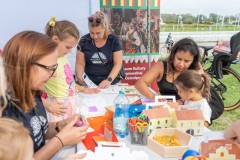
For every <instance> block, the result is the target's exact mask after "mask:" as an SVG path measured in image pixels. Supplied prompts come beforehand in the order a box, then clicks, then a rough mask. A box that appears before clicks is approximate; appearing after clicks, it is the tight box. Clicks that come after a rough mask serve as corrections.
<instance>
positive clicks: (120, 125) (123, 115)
mask: <svg viewBox="0 0 240 160" xmlns="http://www.w3.org/2000/svg"><path fill="white" fill-rule="evenodd" d="M129 104H130V102H129V100H128V98H127V97H126V95H125V92H124V91H123V90H120V91H119V95H118V96H117V97H116V98H115V100H114V106H115V112H114V116H113V130H114V132H115V133H116V134H117V135H118V136H119V137H121V138H124V137H125V136H126V135H127V134H128V131H129V127H128V118H129V116H128V108H129Z"/></svg>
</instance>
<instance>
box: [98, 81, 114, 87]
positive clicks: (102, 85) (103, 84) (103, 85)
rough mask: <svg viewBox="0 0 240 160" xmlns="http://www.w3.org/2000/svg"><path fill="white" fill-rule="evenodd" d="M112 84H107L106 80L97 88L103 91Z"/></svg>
mask: <svg viewBox="0 0 240 160" xmlns="http://www.w3.org/2000/svg"><path fill="white" fill-rule="evenodd" d="M111 83H112V82H109V81H108V80H107V79H105V80H103V81H102V82H101V83H100V84H99V85H98V88H100V89H104V88H107V87H108V86H110V85H111Z"/></svg>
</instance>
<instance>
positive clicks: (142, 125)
mask: <svg viewBox="0 0 240 160" xmlns="http://www.w3.org/2000/svg"><path fill="white" fill-rule="evenodd" d="M136 126H137V129H138V132H140V133H143V132H144V131H145V129H146V128H147V126H148V123H147V122H137V123H136Z"/></svg>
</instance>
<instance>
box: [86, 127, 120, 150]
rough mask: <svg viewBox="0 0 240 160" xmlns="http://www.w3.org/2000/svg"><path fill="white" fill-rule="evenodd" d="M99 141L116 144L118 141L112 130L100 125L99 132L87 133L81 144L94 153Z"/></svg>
mask: <svg viewBox="0 0 240 160" xmlns="http://www.w3.org/2000/svg"><path fill="white" fill-rule="evenodd" d="M100 141H108V142H118V139H117V137H116V135H115V133H114V131H113V129H112V128H110V127H108V126H106V125H102V127H101V129H100V130H99V131H93V132H89V133H87V136H86V138H85V139H84V140H83V141H82V142H83V144H84V145H85V147H86V148H87V149H89V150H92V151H93V152H94V150H95V147H96V146H97V143H98V142H100Z"/></svg>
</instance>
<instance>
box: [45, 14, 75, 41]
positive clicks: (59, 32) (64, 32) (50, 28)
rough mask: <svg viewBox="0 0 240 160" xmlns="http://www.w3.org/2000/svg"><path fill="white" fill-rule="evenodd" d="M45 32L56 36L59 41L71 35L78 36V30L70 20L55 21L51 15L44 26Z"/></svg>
mask: <svg viewBox="0 0 240 160" xmlns="http://www.w3.org/2000/svg"><path fill="white" fill-rule="evenodd" d="M45 33H46V34H47V35H48V36H49V37H51V38H52V37H53V36H57V37H59V39H60V40H61V41H64V40H65V39H67V38H69V37H70V36H71V37H74V38H76V39H77V40H78V39H79V38H80V32H79V30H78V29H77V27H76V25H75V24H73V23H72V22H70V21H67V20H63V21H56V18H55V17H52V18H51V19H50V21H49V22H48V23H47V25H46V27H45Z"/></svg>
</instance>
